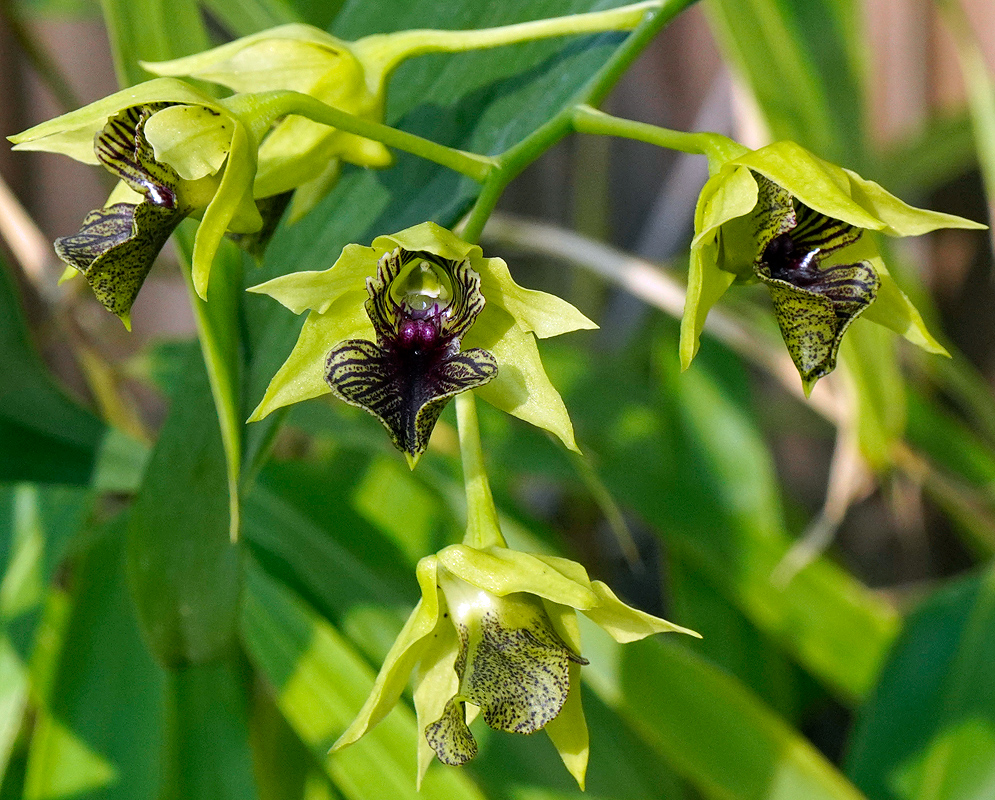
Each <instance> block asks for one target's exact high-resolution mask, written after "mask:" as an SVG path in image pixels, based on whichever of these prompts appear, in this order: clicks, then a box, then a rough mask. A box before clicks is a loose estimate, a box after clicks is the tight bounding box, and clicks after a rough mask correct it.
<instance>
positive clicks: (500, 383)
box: [463, 302, 579, 452]
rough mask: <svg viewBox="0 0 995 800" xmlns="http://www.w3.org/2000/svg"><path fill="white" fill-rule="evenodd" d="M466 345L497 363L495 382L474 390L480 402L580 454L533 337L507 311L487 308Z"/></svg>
mask: <svg viewBox="0 0 995 800" xmlns="http://www.w3.org/2000/svg"><path fill="white" fill-rule="evenodd" d="M463 343H464V344H465V345H466V346H467V347H481V348H483V349H484V350H487V351H488V352H489V353H491V355H493V356H494V357H495V358H496V359H497V362H498V374H497V377H496V378H495V379H494V380H492V381H491V382H490V383H488V384H487V385H486V386H483V387H481V388H480V389H476V390H475V391H476V393H477V395H478V396H480V397H482V398H483V399H484V400H486V401H487V402H488V403H490V404H491V405H493V406H495V407H496V408H499V409H501V410H502V411H505V412H507V413H509V414H512V415H513V416H516V417H518V418H519V419H522V420H525V421H526V422H530V423H532V424H533V425H535V426H536V427H539V428H543V429H545V430H547V431H549V432H550V433H552V434H554V435H555V436H557V437H559V439H560V441H561V442H563V444H564V445H565V446H566V447H567V448H568V449H570V450H573V451H574V452H579V450H578V448H577V443H576V441H574V432H573V424H572V423H571V422H570V415H569V414H568V413H567V408H566V406H565V405H564V404H563V399H562V398H561V397H560V394H559V392H557V391H556V389H555V388H554V387H553V384H552V383H551V382H550V380H549V376H547V375H546V370H545V369H544V368H543V366H542V360H541V359H540V358H539V348H538V347H537V346H536V341H535V336H534V335H533V334H531V333H527V332H526V331H524V330H522V329H521V328H520V327H518V325H517V324H515V322H514V320H513V319H512V318H511V316H510V315H509V314H508V313H507V312H506V311H504V310H503V309H501V308H498V307H497V306H496V305H492V304H491V303H490V302H488V304H487V305H485V306H484V310H483V311H481V312H480V316H479V317H478V318H477V322H476V323H475V324H474V326H473V327H472V328H471V329H470V331H469V333H467V335H466V338H465V339H464V340H463Z"/></svg>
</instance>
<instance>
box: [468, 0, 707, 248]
mask: <svg viewBox="0 0 995 800" xmlns="http://www.w3.org/2000/svg"><path fill="white" fill-rule="evenodd" d="M694 2H695V0H663V2H662V3H660V4H659V5H658V6H657V8H656V9H655V10H652V11H649V13H646V14H644V15H643V16H642V18H641V20H640V22H639V25H638V26H637V27H636V28H635V29H634V30H633V31H632V34H631V35H630V36H629V37H628V38H627V39H626V40H625V42H624V43H623V44H622V46H621V47H619V48H618V50H616V51H615V53H614V55H612V57H611V58H610V59H608V61H607V62H606V63H605V65H604V66H603V67H602V68H601V69H600V70H598V72H597V73H595V75H594V76H593V77H592V78H591V80H589V81H588V82H587V84H586V85H584V86H583V87H582V88H581V89H580V91H578V92H577V94H576V95H575V96H574V99H573V105H574V106H577V105H581V104H585V103H586V104H597V103H600V102H601V101H602V100H604V98H605V95H607V94H608V92H609V91H611V88H612V87H613V86H614V85H615V84H616V83H617V82H618V79H619V78H621V77H622V75H623V74H624V73H625V71H626V70H627V69H628V68H629V66H630V65H631V64H632V62H633V61H635V60H636V57H637V56H638V55H639V54H640V53H641V52H642V51H643V50H644V49H645V48H646V45H648V44H649V43H650V41H651V40H652V39H653V37H654V36H656V34H658V33H659V32H660V31H661V30H662V29H663V28H664V27H666V25H667V23H669V22H670V21H671V20H672V19H673V18H674V17H676V16H677V15H678V14H679V13H680V12H682V11H683V10H684V9H685V8H687V7H688V6H690V5H691V4H692V3H694ZM573 125H574V123H573V108H572V107H567V108H564V109H563V110H562V111H561V112H560V113H559V114H557V115H556V116H555V117H553V118H552V119H550V120H548V121H547V122H546V123H545V124H544V125H542V126H540V127H539V128H537V129H536V130H535V131H533V132H532V133H531V134H530V135H529V136H527V137H526V138H525V139H523V140H522V141H521V142H519V143H518V144H516V145H515V146H514V147H512V148H511V149H510V150H507V151H506V152H504V153H502V154H501V156H499V157H498V159H497V162H498V169H497V170H496V171H495V172H494V173H493V174H492V175H491V176H490V177H489V178H488V179H487V180H486V182H485V183H484V188H483V190H482V191H481V193H480V195H479V196H478V197H477V202H476V203H475V204H474V206H473V208H472V209H471V211H470V214H469V215H468V217H467V221H466V223H465V225H464V227H463V230H462V232H461V233H460V236H461V237H462V238H463V239H465V240H466V241H468V242H475V241H477V239H478V238H479V236H480V232H481V231H482V230H483V229H484V225H485V224H486V222H487V218H488V217H489V216H490V215H491V212H492V211H493V210H494V207H495V205H496V204H497V201H498V198H500V196H501V193H502V192H503V191H504V189H505V187H506V186H507V185H508V184H509V183H510V182H511V181H512V179H513V178H515V176H517V175H518V174H519V173H520V172H521V171H522V170H523V169H525V168H526V167H527V166H528V165H529V164H531V163H532V162H533V161H535V160H536V159H537V158H539V156H541V155H542V154H543V153H545V152H546V151H547V150H548V149H549V148H550V147H552V146H553V145H554V144H556V143H557V142H558V141H560V139H562V138H563V137H565V136H566V135H567V134H569V133H570V132H571V131H572V130H573Z"/></svg>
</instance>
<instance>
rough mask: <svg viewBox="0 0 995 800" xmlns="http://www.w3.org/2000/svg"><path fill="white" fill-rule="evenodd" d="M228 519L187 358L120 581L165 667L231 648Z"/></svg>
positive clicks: (205, 394)
mask: <svg viewBox="0 0 995 800" xmlns="http://www.w3.org/2000/svg"><path fill="white" fill-rule="evenodd" d="M229 520H230V515H229V501H228V469H227V466H226V460H225V452H224V447H223V444H222V436H221V431H220V430H219V427H218V417H217V414H216V413H215V410H214V403H213V399H212V396H211V389H210V386H209V382H208V377H207V373H206V371H205V367H204V361H203V358H202V357H201V354H200V353H199V352H195V353H192V354H191V357H190V359H189V361H188V362H187V367H186V370H185V375H184V379H183V381H182V382H181V384H180V385H179V387H178V389H177V391H176V394H175V396H174V397H173V401H172V407H171V409H170V413H169V416H168V417H167V419H166V423H165V425H164V426H163V428H162V432H161V434H160V436H159V441H158V442H157V444H156V446H155V449H154V451H153V453H152V456H151V459H150V461H149V465H148V468H147V469H146V473H145V479H144V481H143V483H142V488H141V490H140V491H139V493H138V496H137V497H136V498H135V502H134V505H133V506H132V510H131V514H130V517H129V523H128V548H127V560H128V577H129V582H130V584H131V588H132V593H133V596H134V599H135V604H136V606H137V608H138V614H139V619H140V621H141V625H142V628H143V631H144V633H145V635H146V637H147V639H148V641H149V644H150V646H151V647H152V649H153V651H154V652H155V654H156V656H157V657H158V658H159V659H160V660H161V661H162V662H163V663H165V664H167V665H171V666H182V665H188V664H201V663H204V662H206V661H210V660H212V659H214V658H217V657H219V656H221V655H223V654H225V653H226V651H228V650H229V648H230V647H231V646H232V644H233V641H234V636H235V625H236V620H237V615H238V598H239V592H240V578H241V570H240V564H239V548H238V546H237V545H236V544H234V543H233V542H232V541H231V539H230V538H229V526H230V522H229Z"/></svg>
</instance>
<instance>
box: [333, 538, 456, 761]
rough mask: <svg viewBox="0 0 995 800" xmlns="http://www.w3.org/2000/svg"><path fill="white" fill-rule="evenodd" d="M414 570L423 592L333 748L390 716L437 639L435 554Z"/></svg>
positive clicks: (349, 741)
mask: <svg viewBox="0 0 995 800" xmlns="http://www.w3.org/2000/svg"><path fill="white" fill-rule="evenodd" d="M415 574H416V577H417V578H418V585H419V587H420V588H421V592H422V596H421V600H420V601H419V602H418V605H417V606H415V610H414V611H412V612H411V616H410V617H408V621H407V622H406V623H405V624H404V628H403V629H402V630H401V633H400V634H399V635H398V637H397V639H396V640H395V641H394V644H393V646H392V647H391V648H390V651H389V652H388V653H387V656H386V658H384V662H383V666H382V667H381V668H380V673H379V674H378V675H377V679H376V681H375V682H374V684H373V690H372V691H371V692H370V695H369V697H367V698H366V703H364V704H363V708H362V709H361V710H360V712H359V714H358V715H357V716H356V719H354V720H353V721H352V724H351V725H350V726H349V727H348V728H347V729H346V730H345V732H344V733H343V734H342V735H341V736H340V737H339V738H338V741H336V742H335V744H334V745H332V750H333V751H335V750H340V749H341V748H343V747H346V746H347V745H350V744H352V743H353V742H355V741H357V740H358V739H359V738H360V737H361V736H363V734H365V733H366V732H367V731H368V730H370V728H372V727H373V726H374V725H376V724H377V723H378V722H380V720H382V719H383V718H384V717H385V716H387V713H388V712H389V711H390V710H391V709H392V708H393V707H394V705H395V704H396V703H397V701H398V699H399V698H400V696H401V693H402V692H403V691H404V688H405V686H407V684H408V677H409V676H410V674H411V671H412V669H414V667H415V665H416V664H417V663H418V661H419V659H421V658H422V657H423V656H425V654H426V653H427V652H429V651H430V648H432V646H433V643H434V641H435V640H434V639H433V637H432V633H433V631H434V630H435V628H436V624H437V623H438V622H439V617H440V607H439V592H438V589H437V583H436V575H437V565H436V560H435V558H434V557H433V556H428V557H427V558H423V559H422V560H421V561H419V562H418V567H417V569H416V572H415ZM446 624H448V623H446Z"/></svg>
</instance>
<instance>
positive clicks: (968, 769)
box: [847, 569, 995, 800]
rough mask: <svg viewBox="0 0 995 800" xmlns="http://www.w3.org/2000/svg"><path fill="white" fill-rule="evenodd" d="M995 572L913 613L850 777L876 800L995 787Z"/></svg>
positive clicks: (864, 715) (931, 799)
mask: <svg viewBox="0 0 995 800" xmlns="http://www.w3.org/2000/svg"><path fill="white" fill-rule="evenodd" d="M993 659H995V572H993V571H992V570H991V569H988V570H986V571H985V572H984V573H982V574H979V575H974V576H971V577H969V578H966V579H964V580H961V581H958V582H957V583H955V584H952V585H950V586H948V587H946V588H944V589H941V590H940V591H938V592H936V593H935V594H933V596H931V597H930V598H928V599H927V600H926V601H925V602H924V603H923V604H922V605H921V606H920V607H919V608H918V609H917V610H916V611H915V612H914V613H913V614H912V615H911V616H910V618H909V620H908V623H907V625H906V627H905V630H904V631H903V633H902V635H901V637H900V638H899V639H898V641H897V642H896V643H895V647H894V649H893V650H892V653H891V655H890V658H889V660H888V663H887V664H886V666H885V668H884V670H883V672H882V675H881V680H880V682H879V684H878V686H877V688H876V689H875V692H874V695H873V696H872V697H871V699H870V700H869V702H868V703H867V705H866V706H865V707H864V708H863V709H862V710H861V713H860V717H859V718H858V721H857V726H856V729H855V731H854V735H853V739H852V742H851V745H850V753H849V756H848V758H847V773H848V774H849V775H850V777H851V778H852V779H853V781H854V782H855V783H856V784H857V785H858V786H860V787H862V788H863V789H864V790H865V791H866V792H867V794H868V796H869V797H873V798H875V800H973V798H982V797H989V796H991V795H992V792H993V791H995V689H993V686H992V681H991V665H992V661H993Z"/></svg>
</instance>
